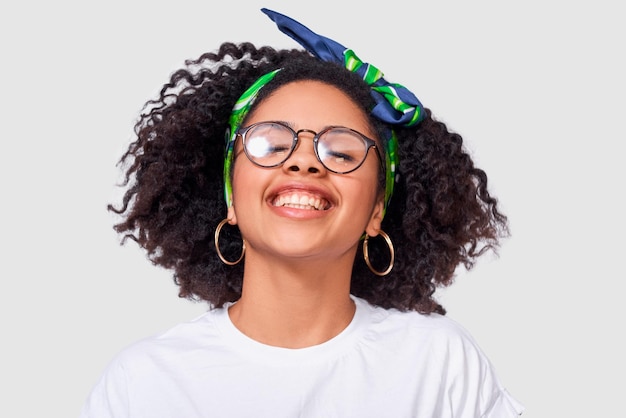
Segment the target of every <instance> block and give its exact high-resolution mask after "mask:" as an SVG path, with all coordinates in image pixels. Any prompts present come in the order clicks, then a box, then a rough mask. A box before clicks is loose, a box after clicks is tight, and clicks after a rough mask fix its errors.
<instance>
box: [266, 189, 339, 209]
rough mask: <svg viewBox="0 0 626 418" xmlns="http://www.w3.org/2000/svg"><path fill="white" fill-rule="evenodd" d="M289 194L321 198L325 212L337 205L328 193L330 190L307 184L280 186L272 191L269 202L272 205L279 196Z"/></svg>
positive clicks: (269, 194)
mask: <svg viewBox="0 0 626 418" xmlns="http://www.w3.org/2000/svg"><path fill="white" fill-rule="evenodd" d="M289 193H298V194H301V195H306V196H309V197H311V196H312V197H315V198H319V199H321V201H322V207H321V209H323V210H326V209H329V208H330V207H332V206H334V204H335V201H334V199H333V198H332V197H331V194H330V193H329V192H328V190H326V189H324V188H322V187H319V186H316V185H311V184H305V183H286V184H281V185H278V186H276V187H274V188H272V189H270V191H269V193H268V199H267V201H268V203H269V204H270V205H271V204H273V203H274V201H275V200H276V199H277V198H278V197H279V196H281V195H285V194H289Z"/></svg>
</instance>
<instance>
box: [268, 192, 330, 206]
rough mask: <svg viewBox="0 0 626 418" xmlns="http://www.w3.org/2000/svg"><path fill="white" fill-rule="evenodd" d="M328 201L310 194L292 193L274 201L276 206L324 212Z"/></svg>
mask: <svg viewBox="0 0 626 418" xmlns="http://www.w3.org/2000/svg"><path fill="white" fill-rule="evenodd" d="M325 202H326V201H325V200H323V199H322V198H320V197H317V196H311V195H308V194H299V193H291V194H284V195H280V196H278V197H277V198H276V199H275V200H274V206H287V207H290V208H297V209H308V210H322V209H324V205H325V204H326V203H325Z"/></svg>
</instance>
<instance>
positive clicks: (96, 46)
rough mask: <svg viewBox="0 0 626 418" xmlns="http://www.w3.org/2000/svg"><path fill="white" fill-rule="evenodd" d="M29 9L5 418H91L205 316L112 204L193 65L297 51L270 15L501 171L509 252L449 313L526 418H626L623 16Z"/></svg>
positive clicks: (461, 283) (462, 10) (136, 4)
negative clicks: (130, 353)
mask: <svg viewBox="0 0 626 418" xmlns="http://www.w3.org/2000/svg"><path fill="white" fill-rule="evenodd" d="M16 4H17V2H8V3H5V4H4V5H3V6H0V9H2V10H0V35H1V36H0V43H1V46H2V48H1V51H2V55H1V56H2V65H1V66H0V72H1V73H0V74H1V76H2V78H1V79H2V82H3V86H2V89H1V97H2V100H0V106H1V112H0V117H1V120H2V150H1V151H0V170H1V171H0V182H1V190H2V196H3V197H2V204H1V205H0V210H1V217H0V219H1V221H0V222H1V227H0V234H1V236H2V241H1V242H2V251H1V253H0V254H1V257H2V270H0V275H1V278H2V282H1V283H2V296H1V303H0V309H1V310H2V311H1V315H0V318H1V319H0V320H1V321H2V324H1V325H2V326H1V329H2V334H3V336H2V341H3V342H2V344H1V345H0V347H1V348H0V349H1V350H2V351H1V354H2V356H1V360H0V361H1V363H0V365H1V369H0V375H1V377H0V384H1V387H0V389H1V390H0V394H1V395H0V416H3V417H36V416H37V417H40V416H46V417H64V418H66V417H73V416H77V415H78V412H79V409H80V407H81V405H82V403H83V401H84V399H85V397H86V396H87V394H88V392H89V390H90V389H91V386H92V385H93V384H94V383H95V381H96V379H97V378H98V377H99V375H100V373H101V372H102V370H103V368H104V367H105V365H106V363H107V362H108V361H109V360H110V359H111V358H112V357H113V355H115V354H116V353H117V352H118V351H119V350H120V349H122V348H123V347H124V346H126V345H128V344H130V343H132V342H133V341H136V340H138V339H140V338H142V337H144V336H147V335H150V334H152V333H155V332H158V331H162V330H165V329H167V328H169V327H170V326H173V325H174V324H176V323H178V322H181V321H184V320H187V319H191V318H193V317H195V316H197V315H198V314H200V313H201V312H203V311H204V310H205V306H203V305H198V304H193V303H191V302H188V301H186V300H181V299H179V298H178V297H177V289H176V288H175V286H174V284H173V282H172V280H171V276H170V274H169V273H168V272H167V271H163V270H160V269H158V268H155V267H153V266H152V265H151V264H150V263H149V262H148V261H147V260H146V259H145V257H144V255H143V253H141V252H140V251H139V250H138V249H137V248H136V246H134V245H133V244H132V243H129V244H128V245H126V246H120V245H119V239H118V237H117V236H116V235H115V233H114V232H113V230H112V224H113V222H114V220H115V219H114V218H113V217H112V216H111V215H110V214H109V213H108V212H107V211H106V204H107V203H110V202H111V201H112V199H117V198H118V197H119V195H118V191H117V189H116V188H115V187H114V185H115V183H116V182H117V181H118V180H119V171H118V169H117V167H116V166H115V164H116V162H117V160H118V159H119V157H120V156H121V154H122V152H123V151H124V150H125V148H126V146H127V144H128V143H129V141H130V139H131V136H132V126H133V124H134V121H135V118H136V117H137V115H138V112H139V110H140V108H141V106H142V105H143V103H144V102H145V101H146V100H148V99H150V98H152V97H154V96H155V95H156V94H157V92H158V90H159V88H160V87H161V86H162V84H164V83H165V82H166V81H167V79H168V77H169V75H170V73H171V72H173V71H174V70H176V69H178V68H179V67H181V66H182V65H183V63H184V60H185V59H188V58H196V57H198V56H199V55H200V54H201V53H203V52H205V51H212V50H214V49H216V48H217V47H218V45H219V44H220V43H221V42H223V41H227V40H229V41H236V42H239V41H253V42H254V43H256V44H269V45H272V46H275V47H289V48H291V47H297V44H296V43H295V42H293V41H292V40H291V39H290V38H288V37H286V36H285V35H283V34H282V33H280V32H279V31H278V30H277V29H276V27H275V25H274V24H273V23H272V22H271V21H270V20H269V19H268V18H267V17H266V16H265V15H263V14H262V13H261V12H260V11H259V8H261V7H268V8H272V9H274V10H277V11H279V12H282V13H284V14H287V15H290V16H292V17H294V18H295V19H297V20H299V21H301V22H302V23H304V24H305V25H307V26H309V27H310V28H311V29H313V30H314V31H316V32H319V33H320V34H323V35H326V36H328V37H331V38H334V39H336V40H338V41H339V42H341V43H342V44H344V45H346V46H349V47H351V48H353V49H354V50H355V51H357V53H358V55H359V56H360V57H361V58H363V59H364V60H365V61H369V62H372V63H374V64H375V65H376V66H378V67H379V68H381V69H382V70H383V71H384V72H385V74H386V77H387V79H388V80H390V81H394V82H399V83H403V84H405V85H407V86H408V87H409V88H410V89H412V90H413V91H414V92H415V93H416V94H417V95H418V97H420V99H421V100H422V101H423V102H424V103H425V104H426V106H427V107H429V108H431V109H432V110H433V112H434V114H435V115H436V116H437V117H438V118H439V119H441V120H443V121H444V122H447V123H448V124H449V126H450V128H451V129H452V130H455V131H457V132H459V133H461V134H462V135H463V136H464V138H465V141H466V144H467V146H468V148H469V149H470V150H471V152H472V153H473V154H474V156H475V159H476V161H477V163H478V165H479V166H480V167H482V168H484V169H485V170H486V171H487V173H488V175H489V179H490V186H491V190H492V192H493V193H494V194H495V195H496V196H497V197H498V198H499V199H500V202H501V204H502V208H503V210H504V211H505V213H506V214H507V215H508V216H509V218H510V222H511V230H512V237H511V238H510V239H508V240H507V241H505V242H504V244H503V246H502V248H501V250H500V257H499V258H495V257H490V256H488V257H485V258H484V259H483V260H480V261H479V262H478V264H477V266H476V268H475V269H474V270H472V271H471V272H469V273H465V272H463V271H460V272H459V275H458V278H457V283H455V285H454V286H453V287H451V288H450V289H447V290H445V291H441V293H440V298H441V300H442V302H443V303H444V305H445V306H446V307H447V308H448V314H449V316H451V317H452V318H454V319H456V320H457V321H459V322H460V323H462V324H463V325H464V326H465V327H466V328H468V329H469V331H470V332H471V333H472V334H473V335H474V336H475V337H476V339H477V340H478V342H479V344H480V345H481V346H482V348H483V349H484V351H485V352H486V353H487V355H488V356H489V357H490V359H491V360H492V362H493V363H494V365H495V367H496V370H497V371H498V374H499V375H500V378H501V380H502V381H503V383H504V385H505V386H506V387H507V388H508V389H509V391H510V392H511V393H512V394H513V395H514V396H515V397H516V398H517V399H518V400H519V401H521V402H522V403H523V404H524V405H525V406H526V408H527V412H526V413H525V414H524V416H525V417H527V418H552V417H564V416H576V417H591V416H594V417H595V416H597V417H607V416H616V415H617V414H619V413H623V407H622V405H621V401H620V399H621V396H622V392H623V391H624V389H626V386H625V385H624V381H623V376H624V374H625V373H626V370H625V367H624V366H625V364H624V363H625V362H624V353H625V352H626V346H625V343H624V326H623V324H622V322H623V319H624V318H625V315H626V308H624V306H625V305H626V304H625V303H624V302H623V300H622V299H623V294H624V290H623V289H624V288H623V281H624V279H626V277H625V276H626V275H625V273H624V269H623V267H622V264H623V263H622V260H623V257H624V250H625V246H624V243H623V238H624V233H625V232H626V231H625V227H624V226H625V225H624V218H623V216H624V211H625V209H626V208H625V207H624V203H623V198H624V196H623V195H624V185H623V183H624V180H626V176H625V175H624V174H625V173H624V164H623V162H622V160H623V158H624V157H623V149H624V146H623V143H624V140H625V139H626V138H625V137H626V135H625V134H624V126H623V118H624V114H625V111H626V108H625V107H626V106H625V105H624V99H623V98H624V95H625V94H626V88H625V82H624V74H626V66H625V64H624V58H626V57H624V51H625V45H624V44H625V40H626V26H625V25H624V19H623V17H624V14H623V13H622V12H621V8H620V7H619V2H611V1H609V0H605V1H602V0H600V1H597V2H594V3H590V2H583V1H569V2H566V1H539V0H535V1H527V2H517V3H511V2H506V3H505V2H498V1H495V0H493V1H486V0H485V1H474V2H462V1H441V2H432V1H428V2H426V1H421V0H418V1H408V0H406V1H396V2H391V3H382V4H383V5H375V4H374V3H373V2H372V5H371V6H367V5H366V4H368V2H361V1H358V2H357V1H344V2H339V1H327V0H321V1H316V2H307V3H301V2H298V3H296V2H290V1H287V0H282V1H279V0H266V1H263V2H260V1H256V0H254V1H253V0H250V1H248V2H210V1H206V0H205V1H190V0H180V1H178V2H163V1H154V0H153V1H125V2H122V1H109V2H79V1H69V0H61V1H57V2H43V1H39V2H22V3H19V6H18V5H16ZM385 4H388V5H389V6H390V8H389V9H387V8H385V7H384V5H385ZM392 4H393V6H392V7H391V5H392ZM391 24H394V25H396V26H395V27H390V26H389V25H391ZM209 395H210V394H209Z"/></svg>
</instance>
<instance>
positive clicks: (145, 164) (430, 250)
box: [110, 43, 508, 313]
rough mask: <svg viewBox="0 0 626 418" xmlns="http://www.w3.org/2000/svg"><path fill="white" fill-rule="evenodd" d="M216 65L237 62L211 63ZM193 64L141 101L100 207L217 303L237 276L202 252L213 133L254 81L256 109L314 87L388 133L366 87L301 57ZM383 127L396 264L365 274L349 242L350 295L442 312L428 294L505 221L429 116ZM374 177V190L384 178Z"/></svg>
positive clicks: (241, 51) (213, 208)
mask: <svg viewBox="0 0 626 418" xmlns="http://www.w3.org/2000/svg"><path fill="white" fill-rule="evenodd" d="M225 58H232V59H233V60H235V61H236V64H235V65H233V66H230V65H220V64H219V63H221V62H223V60H224V59H225ZM201 63H202V64H203V65H202V67H203V69H202V70H201V71H200V72H192V71H190V70H189V69H187V68H185V69H181V70H179V71H177V72H176V73H174V74H173V75H172V77H171V80H170V82H169V83H167V84H166V85H165V86H164V87H163V89H162V90H161V93H160V97H159V98H157V99H156V100H155V101H152V102H149V103H148V106H147V107H146V109H147V110H146V112H145V113H144V114H143V115H142V117H141V118H140V120H139V122H138V123H137V125H136V133H137V139H136V140H135V142H133V143H132V144H131V145H130V147H129V149H128V152H127V153H126V154H125V155H124V156H123V158H122V160H123V161H124V162H125V163H126V164H127V166H126V175H127V178H128V179H129V182H128V183H127V185H126V186H125V187H126V194H125V197H124V199H123V202H122V204H121V205H120V206H115V205H111V206H110V209H111V210H113V211H115V212H117V213H119V214H120V215H121V221H120V222H119V223H118V224H117V225H116V226H115V228H116V230H117V231H118V232H119V233H121V234H122V235H124V236H125V237H127V238H130V239H132V240H134V241H136V242H137V243H138V244H139V245H140V246H142V247H143V248H144V249H145V250H146V251H147V254H148V256H149V257H150V259H151V260H152V261H153V262H154V263H155V264H157V265H159V266H162V267H165V268H168V269H171V270H172V271H173V273H174V279H175V281H176V283H177V284H178V285H179V286H180V296H181V297H187V298H192V299H200V300H205V301H207V302H209V303H210V304H211V305H213V306H222V305H223V304H224V303H225V302H231V301H236V300H239V299H240V298H241V297H242V288H243V278H244V274H245V272H244V263H240V264H238V265H236V266H232V267H231V266H226V265H224V264H223V263H222V262H221V261H220V260H219V258H218V257H217V254H216V252H215V247H214V244H213V239H214V232H215V228H216V227H217V224H218V223H219V222H220V221H222V220H223V219H224V218H225V217H226V216H227V213H228V208H227V207H226V204H225V203H224V199H223V180H222V171H223V155H224V133H225V131H226V128H227V121H228V117H229V115H230V111H231V109H232V106H233V104H234V103H235V101H236V100H237V99H238V97H239V96H240V95H241V94H242V93H243V91H244V90H245V89H246V88H247V87H249V85H250V84H252V83H253V82H254V80H256V79H257V78H258V77H259V76H261V75H263V74H265V73H267V72H269V71H271V70H273V69H276V68H283V70H282V71H281V72H279V74H278V75H277V76H276V78H275V79H274V80H272V82H270V83H269V84H268V85H267V86H265V87H264V88H263V89H262V90H261V93H260V95H259V97H258V99H257V101H256V102H255V108H256V107H257V106H262V104H263V102H264V101H265V100H266V98H268V97H271V95H272V94H273V92H274V91H276V90H277V89H279V88H280V87H281V86H283V85H285V84H288V83H290V82H293V81H295V80H319V81H322V82H324V83H326V84H329V85H332V86H336V87H338V88H339V89H340V90H342V91H343V92H344V93H345V94H347V95H348V96H349V97H350V98H351V100H352V101H354V102H355V103H356V105H357V106H358V107H360V108H361V110H362V112H363V114H364V115H365V117H366V118H369V120H368V124H369V125H370V126H371V128H372V130H373V134H375V135H374V136H375V137H376V138H383V140H384V137H385V136H384V133H385V129H386V128H389V127H387V126H384V125H383V124H381V123H380V122H379V121H377V120H374V119H372V118H370V116H369V109H370V108H371V106H372V104H373V103H372V99H371V97H370V96H369V87H367V86H366V85H365V84H364V83H363V82H362V81H361V80H360V79H359V78H358V77H355V76H354V75H353V74H351V73H349V72H348V71H346V70H343V69H341V68H339V67H334V66H333V65H332V64H329V63H321V62H320V61H318V60H317V59H315V58H313V57H310V56H309V55H308V53H306V52H303V51H296V50H291V51H287V50H281V51H275V50H273V49H272V48H268V47H264V48H258V49H257V48H256V47H254V46H253V45H251V44H242V45H235V44H231V43H225V44H223V45H222V47H221V48H220V50H219V51H218V52H216V53H207V54H204V55H203V56H201V57H200V58H199V59H198V60H197V61H194V62H190V63H189V64H190V66H191V65H194V64H201ZM211 63H217V64H218V65H216V66H215V65H213V66H211V65H209V64H211ZM183 83H184V84H185V85H186V87H185V88H184V89H182V91H181V89H180V88H178V86H181V85H183ZM166 97H167V99H166ZM253 111H254V109H253ZM394 129H395V131H396V134H397V136H398V141H399V149H398V154H399V158H400V165H399V168H398V174H399V175H398V179H397V184H396V187H395V190H394V195H393V197H392V199H391V202H390V204H389V207H388V208H387V211H386V215H385V217H384V219H383V221H382V224H381V226H380V228H381V229H382V230H383V231H385V232H386V233H387V234H388V235H389V236H390V237H391V240H392V241H393V243H394V246H395V251H396V260H395V264H394V267H393V269H392V271H391V272H390V273H389V274H388V275H387V276H385V277H383V278H381V277H378V276H375V275H374V274H373V273H372V272H371V271H370V270H369V268H368V267H367V266H366V265H365V263H364V262H363V256H362V253H361V249H360V245H356V246H355V247H354V256H353V263H352V267H351V274H350V282H349V290H350V293H351V294H353V295H355V296H359V297H362V298H364V299H366V300H368V301H369V302H370V303H372V304H374V305H378V306H382V307H384V308H397V309H400V310H416V311H419V312H422V313H431V312H438V313H445V310H444V308H443V307H442V306H441V305H440V304H439V303H438V302H437V301H436V300H435V299H434V298H433V294H434V292H435V290H436V289H437V287H440V286H447V285H449V284H451V283H452V281H453V276H454V271H455V269H456V268H457V266H459V265H464V266H465V267H466V268H471V267H472V266H473V264H474V262H475V261H476V259H477V258H478V257H479V256H480V255H481V254H483V253H484V252H485V251H487V250H490V249H491V250H495V249H497V246H498V244H499V241H500V239H501V238H502V237H504V236H506V235H507V232H508V231H507V219H506V217H505V216H504V215H503V214H502V213H501V212H500V211H499V209H498V204H497V200H496V199H495V198H494V197H493V196H492V195H491V194H490V193H489V191H488V187H487V175H486V174H485V172H484V171H483V170H481V169H479V168H477V167H476V166H475V164H474V162H473V161H472V159H471V157H470V156H469V154H468V153H467V152H466V151H465V149H464V147H463V140H462V138H461V136H460V135H458V134H456V133H453V132H450V131H449V130H448V129H447V127H446V126H445V124H443V123H441V122H439V121H437V120H435V119H434V118H433V117H432V115H431V111H430V110H429V109H426V117H425V119H424V120H423V121H422V122H421V123H420V124H419V125H418V126H416V127H411V128H402V127H394ZM378 178H379V180H378V182H379V183H378V184H379V186H378V188H380V187H382V179H384V176H382V175H379V176H378ZM220 243H221V248H222V252H223V253H224V255H225V256H226V257H227V258H229V259H231V260H234V259H237V258H238V256H239V254H240V253H241V235H240V233H239V231H238V230H237V228H235V227H227V228H224V230H223V232H222V234H221V235H220ZM370 244H371V245H370V251H369V252H370V257H371V259H372V262H373V264H374V265H375V266H376V267H377V269H378V270H384V269H385V267H386V265H387V263H388V260H389V258H388V257H389V255H388V254H389V253H388V250H387V248H386V246H385V245H384V243H383V240H382V239H380V238H376V239H374V240H372V242H371V243H370ZM246 268H247V267H246Z"/></svg>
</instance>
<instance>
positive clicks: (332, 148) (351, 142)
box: [245, 123, 367, 173]
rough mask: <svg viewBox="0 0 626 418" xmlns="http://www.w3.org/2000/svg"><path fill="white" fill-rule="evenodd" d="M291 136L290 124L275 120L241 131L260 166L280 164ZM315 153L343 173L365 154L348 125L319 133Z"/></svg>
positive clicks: (349, 169) (361, 159) (291, 140)
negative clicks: (285, 124) (282, 123)
mask: <svg viewBox="0 0 626 418" xmlns="http://www.w3.org/2000/svg"><path fill="white" fill-rule="evenodd" d="M293 137H294V132H293V131H292V130H291V129H290V128H288V127H287V126H283V125H281V124H278V123H261V124H259V125H255V126H253V127H252V128H251V129H249V130H248V131H247V132H246V134H245V147H246V153H247V155H248V157H249V158H250V159H252V160H253V161H254V162H255V163H256V164H259V165H261V166H265V167H273V166H277V165H280V164H282V163H283V162H284V161H285V160H286V159H287V157H288V156H289V153H290V151H291V148H292V147H293ZM317 153H318V155H319V159H320V161H321V163H322V164H323V165H324V166H325V167H326V168H327V169H329V170H331V171H335V172H338V173H343V172H348V171H351V170H353V169H355V168H356V167H358V166H359V164H361V162H362V161H363V159H365V157H366V155H367V144H366V143H365V141H364V140H363V138H361V137H360V136H359V135H358V134H357V133H355V132H353V131H351V130H350V129H347V128H331V129H329V130H327V131H325V132H324V133H323V134H322V135H320V136H319V139H318V143H317Z"/></svg>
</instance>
